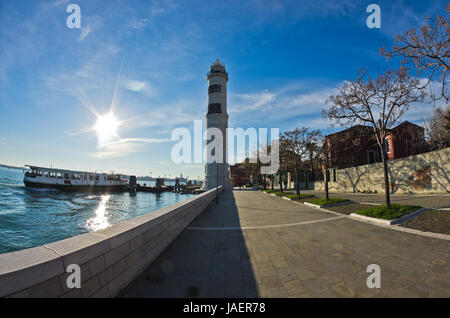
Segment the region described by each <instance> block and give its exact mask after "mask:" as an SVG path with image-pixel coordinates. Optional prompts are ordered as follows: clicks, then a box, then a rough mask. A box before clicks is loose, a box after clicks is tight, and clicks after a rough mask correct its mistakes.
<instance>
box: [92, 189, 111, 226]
mask: <svg viewBox="0 0 450 318" xmlns="http://www.w3.org/2000/svg"><path fill="white" fill-rule="evenodd" d="M110 197H111V196H110V195H109V194H105V195H102V199H101V201H100V203H99V205H98V207H97V209H96V210H95V215H94V217H92V218H90V219H88V220H87V221H86V228H87V229H89V230H91V231H98V230H101V229H104V228H106V227H108V226H109V225H110V224H109V222H108V218H107V217H106V216H107V214H108V212H107V211H106V203H108V200H109V198H110Z"/></svg>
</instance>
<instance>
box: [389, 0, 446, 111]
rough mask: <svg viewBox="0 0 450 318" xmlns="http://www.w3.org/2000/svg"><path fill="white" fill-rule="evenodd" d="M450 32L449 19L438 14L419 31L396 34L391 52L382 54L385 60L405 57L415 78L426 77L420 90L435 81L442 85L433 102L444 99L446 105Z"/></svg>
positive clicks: (405, 62) (428, 19)
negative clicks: (414, 72)
mask: <svg viewBox="0 0 450 318" xmlns="http://www.w3.org/2000/svg"><path fill="white" fill-rule="evenodd" d="M446 11H447V13H448V12H450V4H447V8H446ZM449 35H450V30H449V21H448V18H447V17H444V16H441V15H436V17H435V18H426V20H425V24H424V25H423V26H422V27H421V28H420V31H418V32H416V30H415V29H412V30H409V31H407V32H405V33H404V34H403V35H397V37H396V40H395V44H394V46H393V47H392V49H391V51H387V50H386V49H385V48H384V47H383V48H381V49H380V54H381V55H382V56H385V57H386V58H388V59H389V58H391V57H396V56H398V57H403V61H402V64H403V65H405V66H408V67H409V68H413V67H415V69H416V72H417V74H416V76H425V77H426V78H427V81H426V83H425V84H424V85H422V86H421V89H424V88H426V87H427V86H429V87H430V91H431V92H432V90H431V85H430V83H431V82H432V80H433V79H435V80H437V81H439V82H440V83H441V91H440V95H439V96H438V97H435V96H434V94H433V93H431V95H432V99H433V100H438V99H441V98H444V99H445V100H446V101H447V102H448V99H449V96H448V94H447V84H448V81H447V72H448V68H449V57H450V39H449V38H450V36H449Z"/></svg>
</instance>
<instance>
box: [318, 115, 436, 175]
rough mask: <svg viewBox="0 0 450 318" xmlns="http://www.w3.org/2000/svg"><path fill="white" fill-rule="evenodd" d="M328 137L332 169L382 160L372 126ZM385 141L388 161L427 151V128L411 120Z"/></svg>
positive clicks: (349, 129)
mask: <svg viewBox="0 0 450 318" xmlns="http://www.w3.org/2000/svg"><path fill="white" fill-rule="evenodd" d="M325 138H326V139H325V140H326V142H327V143H328V146H329V149H330V154H329V158H330V160H329V162H330V164H329V165H330V167H335V168H347V167H353V166H359V165H365V164H371V163H376V162H381V161H382V159H381V151H380V148H379V146H378V143H377V140H376V137H375V135H374V132H373V128H372V127H369V126H364V125H355V126H353V127H350V128H348V129H345V130H343V131H339V132H336V133H334V134H330V135H328V136H326V137H325ZM386 139H387V140H386V141H387V143H386V148H387V156H388V160H394V159H399V158H404V157H408V156H411V155H415V154H419V153H423V152H426V151H427V147H426V145H425V143H424V128H423V127H420V126H418V125H416V124H413V123H410V122H408V121H404V122H403V123H401V124H399V125H398V126H396V127H394V128H392V129H390V130H389V131H388V132H387V135H386Z"/></svg>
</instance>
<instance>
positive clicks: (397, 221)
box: [350, 208, 429, 225]
mask: <svg viewBox="0 0 450 318" xmlns="http://www.w3.org/2000/svg"><path fill="white" fill-rule="evenodd" d="M428 210H429V209H427V208H420V209H419V210H416V211H413V212H411V213H408V214H405V215H403V216H401V217H399V218H396V219H393V220H384V219H377V218H372V217H369V216H365V215H360V214H356V213H351V214H350V217H353V218H357V219H362V220H366V221H370V222H375V223H382V224H386V225H395V224H401V223H404V222H406V221H409V220H411V219H413V218H415V217H416V216H418V215H419V214H422V213H423V212H425V211H428Z"/></svg>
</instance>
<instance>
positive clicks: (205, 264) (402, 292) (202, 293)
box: [119, 190, 450, 297]
mask: <svg viewBox="0 0 450 318" xmlns="http://www.w3.org/2000/svg"><path fill="white" fill-rule="evenodd" d="M330 216H332V215H331V214H330V213H326V212H322V211H319V210H317V209H314V208H310V207H307V206H303V205H301V204H297V203H294V202H290V201H287V200H283V199H281V198H275V197H272V196H268V195H266V194H264V193H260V192H257V191H252V190H234V191H228V192H225V193H224V194H223V195H222V196H221V197H220V200H219V204H218V205H216V204H215V202H214V203H212V204H211V205H210V206H209V207H208V208H207V210H205V212H204V213H202V214H201V215H200V216H199V217H198V218H197V219H196V220H194V222H192V223H191V224H190V226H189V228H187V229H185V230H184V231H183V232H182V233H181V234H180V236H179V237H178V238H177V239H176V240H175V241H174V242H173V243H172V244H171V245H170V246H169V247H168V248H167V249H166V250H165V251H164V252H163V253H162V254H161V255H160V256H159V257H158V258H157V260H156V261H155V262H154V263H153V264H152V265H151V266H149V267H148V268H147V269H146V270H145V271H144V272H143V273H142V274H141V275H139V276H138V277H137V278H136V279H135V280H134V281H133V282H132V283H131V284H130V285H128V286H127V287H126V288H125V289H124V290H123V291H122V292H121V293H120V294H119V297H450V271H449V270H448V269H449V263H450V242H449V241H446V240H441V239H437V238H431V237H424V236H420V235H415V234H411V233H405V232H400V231H394V230H391V229H389V228H384V227H380V226H375V225H372V224H368V223H363V222H359V221H355V220H351V219H349V218H344V217H341V218H332V219H330ZM310 221H317V222H315V223H310ZM290 223H295V224H296V225H291V226H287V225H288V224H290ZM270 225H277V226H276V227H270ZM284 225H286V226H284ZM268 226H269V227H268ZM202 227H203V228H208V229H207V230H206V229H203V230H202V229H201V228H202ZM242 227H243V228H248V229H242ZM369 264H378V265H379V266H380V267H381V288H380V289H369V288H367V286H366V279H367V277H368V276H369V274H370V273H367V272H366V269H367V266H368V265H369Z"/></svg>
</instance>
